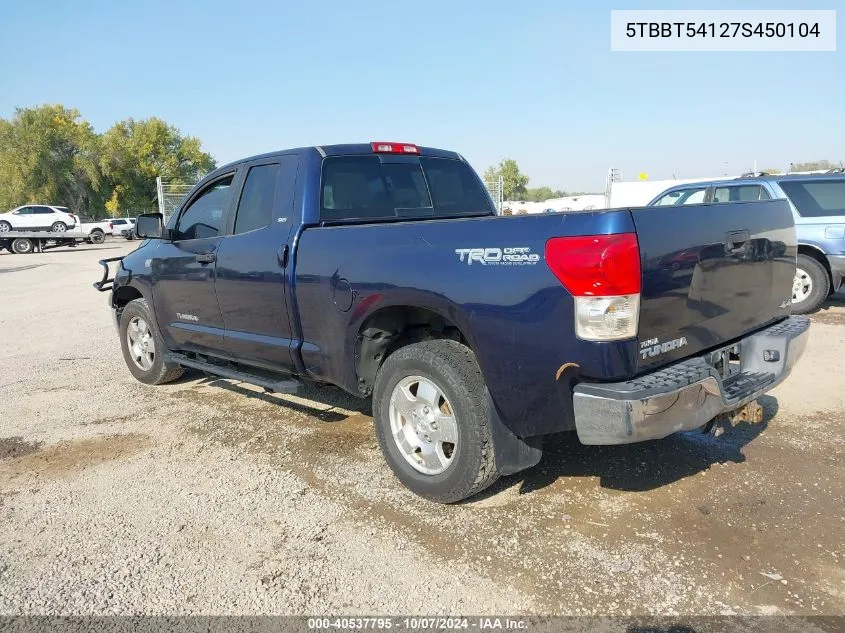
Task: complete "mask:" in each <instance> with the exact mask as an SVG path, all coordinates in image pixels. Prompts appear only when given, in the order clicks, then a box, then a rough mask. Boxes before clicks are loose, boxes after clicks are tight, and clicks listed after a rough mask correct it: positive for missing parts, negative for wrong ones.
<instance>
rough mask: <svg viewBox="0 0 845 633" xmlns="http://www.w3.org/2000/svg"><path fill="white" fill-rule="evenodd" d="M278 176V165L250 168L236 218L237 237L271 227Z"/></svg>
mask: <svg viewBox="0 0 845 633" xmlns="http://www.w3.org/2000/svg"><path fill="white" fill-rule="evenodd" d="M278 176H279V165H278V164H274V165H258V166H256V167H252V168H250V170H249V173H248V174H247V176H246V182H245V183H244V188H243V193H241V199H240V202H238V211H237V215H236V216H235V234H236V235H237V234H238V233H247V232H249V231H255V230H256V229H263V228H265V227H268V226H270V222H272V220H273V206H274V204H273V203H274V201H275V198H276V182H277V181H278Z"/></svg>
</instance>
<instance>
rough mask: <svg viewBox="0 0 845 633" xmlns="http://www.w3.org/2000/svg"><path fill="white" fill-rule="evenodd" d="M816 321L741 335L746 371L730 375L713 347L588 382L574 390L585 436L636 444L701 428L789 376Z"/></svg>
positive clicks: (587, 440) (591, 440) (796, 320)
mask: <svg viewBox="0 0 845 633" xmlns="http://www.w3.org/2000/svg"><path fill="white" fill-rule="evenodd" d="M809 328H810V321H809V319H808V318H807V317H803V316H792V317H789V318H788V319H786V320H785V321H781V322H780V323H778V324H776V325H773V326H771V327H768V328H766V329H765V330H761V331H760V332H757V333H756V334H752V335H750V336H747V337H746V338H744V339H742V340H740V341H739V342H738V343H737V344H736V347H737V348H738V351H739V357H740V365H739V371H738V372H737V373H734V374H732V375H730V376H728V377H726V378H723V377H722V376H721V375H720V372H719V371H718V370H717V369H716V367H714V365H713V362H714V359H715V358H716V354H714V353H707V354H704V355H702V356H698V357H694V358H690V359H687V360H685V361H682V362H680V363H677V364H675V365H671V366H669V367H666V368H664V369H660V370H658V371H656V372H653V373H651V374H646V375H645V376H640V377H639V378H635V379H633V380H629V381H627V382H618V383H609V384H600V383H581V384H579V385H577V386H576V387H575V393H574V396H573V398H574V402H573V405H574V410H575V427H576V429H577V431H578V439H580V440H581V443H582V444H629V443H632V442H642V441H644V440H653V439H659V438H661V437H666V436H667V435H671V434H672V433H676V432H678V431H689V430H692V429H697V428H700V427H702V426H704V425H705V424H707V423H708V422H709V421H710V420H712V419H713V418H715V417H716V416H717V415H719V414H720V413H726V412H729V411H733V410H734V409H737V408H739V407H741V406H742V405H744V404H747V403H748V402H751V401H752V400H754V399H755V398H757V397H759V396H761V395H762V394H764V393H766V392H767V391H769V390H771V389H773V388H774V387H775V386H777V385H778V384H779V383H781V382H782V381H783V380H784V379H785V378H786V377H787V376H788V375H789V373H790V372H791V371H792V368H793V367H794V366H795V363H796V362H798V359H799V358H801V354H803V353H804V348H805V347H806V345H807V338H808V336H809V333H810V331H809ZM731 347H733V346H731ZM764 357H765V358H764Z"/></svg>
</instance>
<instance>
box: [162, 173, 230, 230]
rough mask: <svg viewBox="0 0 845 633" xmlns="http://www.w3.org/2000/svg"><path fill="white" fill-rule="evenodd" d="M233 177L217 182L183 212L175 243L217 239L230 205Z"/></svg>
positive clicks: (178, 224) (209, 186) (177, 227)
mask: <svg viewBox="0 0 845 633" xmlns="http://www.w3.org/2000/svg"><path fill="white" fill-rule="evenodd" d="M232 178H233V176H226V177H225V178H221V179H220V180H215V181H214V182H213V183H211V184H210V185H208V187H206V188H205V190H204V191H203V192H202V193H200V195H199V197H197V198H195V199H194V201H193V202H191V204H190V205H188V206H187V207H185V209H183V210H182V213H181V214H180V215H179V221H178V222H177V224H176V231H175V233H176V234H175V236H174V237H173V240H174V241H178V240H199V239H207V238H210V237H217V235H218V234H219V233H220V223H221V222H222V218H223V211H224V210H225V209H226V206H227V205H228V203H229V195H230V190H231V186H232Z"/></svg>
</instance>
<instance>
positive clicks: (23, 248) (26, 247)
mask: <svg viewBox="0 0 845 633" xmlns="http://www.w3.org/2000/svg"><path fill="white" fill-rule="evenodd" d="M34 246H35V245H34V244H33V243H32V240H30V239H27V238H25V237H19V238H17V239H16V240H14V241H12V248H11V251H12V252H13V253H17V254H18V255H29V254H30V253H31V252H32V251H33V250H35V249H34Z"/></svg>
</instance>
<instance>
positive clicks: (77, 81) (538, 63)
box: [0, 0, 845, 191]
mask: <svg viewBox="0 0 845 633" xmlns="http://www.w3.org/2000/svg"><path fill="white" fill-rule="evenodd" d="M710 5H712V6H710ZM684 8H687V9H698V8H749V9H754V8H758V9H779V8H813V9H837V8H839V9H843V8H845V6H843V5H841V4H839V3H837V2H832V1H830V0H824V1H823V2H820V3H812V4H811V5H808V4H806V3H804V2H792V3H785V2H780V1H778V0H765V1H761V2H756V1H748V2H733V3H723V4H721V5H719V4H713V3H712V2H710V1H708V2H706V3H705V2H699V3H692V2H683V1H677V2H669V1H666V2H638V3H634V2H625V1H622V0H617V1H616V2H606V1H605V0H595V1H591V2H586V1H577V2H564V1H562V0H556V1H555V0H551V1H546V0H526V1H522V2H515V1H513V0H510V1H508V2H502V1H499V0H484V1H482V0H449V1H444V0H425V1H424V2H412V1H408V0H406V1H399V2H397V1H396V0H393V1H387V0H347V1H345V2H342V1H341V0H302V1H300V2H293V1H292V0H277V1H275V2H272V1H267V2H265V1H259V0H242V1H241V2H223V1H222V0H205V1H204V2H194V1H190V0H184V1H183V0H169V1H157V0H156V1H149V2H147V1H143V0H140V1H127V2H113V1H105V0H103V1H98V2H94V1H88V0H74V1H72V2H61V1H59V0H52V1H47V0H30V1H29V2H15V3H4V7H3V13H2V19H0V60H3V61H2V62H0V117H4V118H9V117H11V116H12V115H13V114H14V110H15V108H16V107H28V106H34V105H39V104H43V103H61V104H63V105H65V106H68V107H74V108H77V109H78V110H80V112H81V113H82V115H83V117H84V118H86V119H87V120H89V121H90V122H91V123H92V124H93V125H94V127H95V129H96V130H97V131H100V132H102V131H104V130H106V129H107V128H108V127H109V126H111V125H112V124H113V123H114V122H116V121H118V120H122V119H125V118H128V117H132V118H135V119H142V118H146V117H151V116H157V117H161V118H163V119H165V120H166V121H168V122H169V123H172V124H174V125H176V126H177V127H178V128H180V130H181V131H182V132H183V133H185V134H190V135H193V136H197V137H199V138H200V139H201V140H202V143H203V147H204V149H205V150H206V151H208V152H210V153H211V154H212V155H213V156H214V157H215V158H216V159H217V161H218V162H219V163H224V162H228V161H231V160H236V159H239V158H243V157H246V156H250V155H253V154H258V153H262V152H266V151H271V150H275V149H283V148H287V147H297V146H302V145H320V144H332V143H345V142H368V141H372V140H388V141H404V142H412V143H417V144H420V145H427V146H433V147H442V148H446V149H452V150H456V151H458V152H460V153H461V154H463V155H464V156H465V157H466V158H467V160H469V162H470V163H471V164H472V165H473V167H475V168H476V170H478V171H479V172H483V171H484V169H485V168H486V167H488V166H490V165H492V164H495V163H497V162H499V161H500V160H501V159H502V158H505V157H507V158H513V159H515V160H516V161H517V162H518V163H519V165H520V168H521V169H522V171H523V172H524V173H526V174H528V175H529V176H530V179H531V180H530V183H529V186H541V185H548V186H551V187H553V188H561V189H565V190H567V191H602V190H603V188H604V181H605V177H606V175H607V171H608V168H610V167H615V168H617V169H620V170H621V172H622V176H623V178H624V179H626V180H628V179H634V178H637V175H638V174H639V173H641V172H644V173H647V174H648V177H649V179H658V178H671V177H672V176H673V175H674V176H675V177H677V178H684V177H687V178H691V177H699V176H701V177H708V176H721V175H722V174H724V173H729V174H731V175H733V174H736V175H739V174H740V173H742V172H743V171H747V170H749V169H751V168H752V167H753V165H754V161H755V160H756V161H757V163H758V167H759V168H773V167H775V168H786V167H787V166H788V165H789V163H790V162H797V161H804V160H816V159H830V160H836V161H840V160H845V47H843V45H842V42H843V38H842V36H839V37H838V42H837V49H838V51H837V52H835V53H831V52H827V53H643V52H637V53H634V52H611V51H610V10H611V9H684ZM843 14H845V11H842V10H840V11H839V16H838V17H839V20H838V21H839V26H840V29H839V31H840V32H841V31H843V30H845V28H843V27H842V17H841V16H842V15H843Z"/></svg>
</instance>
